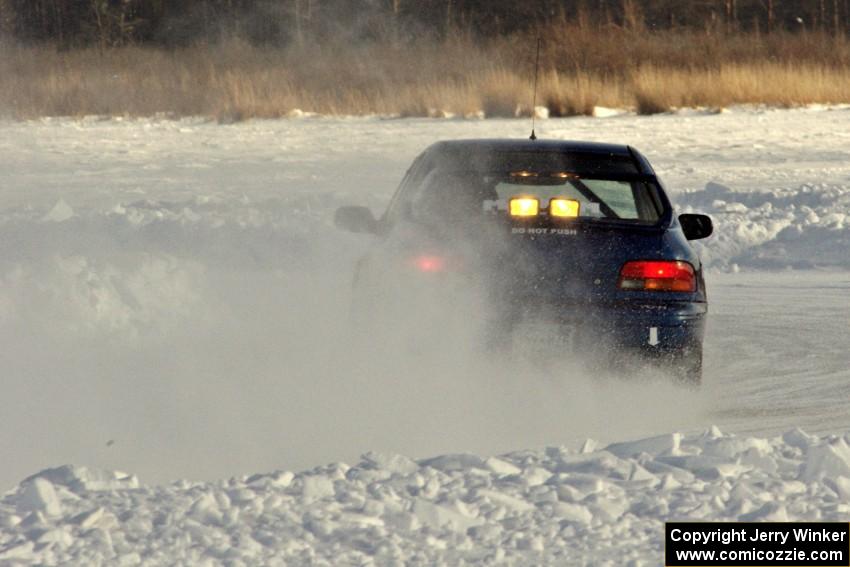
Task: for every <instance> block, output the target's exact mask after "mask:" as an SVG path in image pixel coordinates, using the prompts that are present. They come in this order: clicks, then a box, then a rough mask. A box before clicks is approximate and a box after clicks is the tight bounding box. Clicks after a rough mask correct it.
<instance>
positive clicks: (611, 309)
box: [515, 302, 707, 355]
mask: <svg viewBox="0 0 850 567" xmlns="http://www.w3.org/2000/svg"><path fill="white" fill-rule="evenodd" d="M706 313H707V305H706V304H705V303H704V302H665V303H660V302H659V303H632V302H629V303H625V302H619V303H608V304H594V305H586V306H577V305H559V306H552V307H550V308H548V309H546V310H544V311H537V312H535V313H523V314H522V315H520V318H519V322H520V324H518V325H517V326H515V330H517V331H519V332H523V331H522V329H523V328H524V326H525V325H528V324H532V325H534V324H543V325H554V326H556V327H557V328H558V330H559V331H558V332H560V333H561V334H562V336H563V337H566V338H567V342H569V343H570V344H571V345H572V346H573V347H574V348H575V349H576V350H579V351H585V352H598V351H611V350H613V351H624V350H628V351H641V352H642V353H644V354H646V355H652V354H654V353H657V354H659V355H663V354H665V353H671V352H680V351H682V350H685V349H688V348H691V347H693V346H695V345H699V344H701V343H702V339H703V336H704V334H705V319H706Z"/></svg>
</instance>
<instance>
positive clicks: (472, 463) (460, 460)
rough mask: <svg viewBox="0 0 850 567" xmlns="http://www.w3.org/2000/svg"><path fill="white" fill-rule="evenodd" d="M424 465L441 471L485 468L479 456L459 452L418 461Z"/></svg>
mask: <svg viewBox="0 0 850 567" xmlns="http://www.w3.org/2000/svg"><path fill="white" fill-rule="evenodd" d="M419 464H421V465H422V466H424V467H431V468H434V469H437V470H440V471H443V472H452V471H462V470H466V469H486V468H487V466H486V464H485V463H484V460H483V459H482V458H481V457H478V456H476V455H469V454H465V453H459V454H454V455H442V456H439V457H434V458H433V459H425V460H424V461H419Z"/></svg>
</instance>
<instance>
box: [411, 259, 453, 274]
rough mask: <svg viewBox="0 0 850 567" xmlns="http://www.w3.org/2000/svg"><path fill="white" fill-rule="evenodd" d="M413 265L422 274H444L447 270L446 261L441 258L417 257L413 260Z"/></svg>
mask: <svg viewBox="0 0 850 567" xmlns="http://www.w3.org/2000/svg"><path fill="white" fill-rule="evenodd" d="M413 265H414V266H416V269H417V270H419V271H420V272H431V273H433V272H442V271H444V270H445V269H446V261H445V259H443V258H441V257H440V256H431V255H422V256H417V257H416V258H414V260H413Z"/></svg>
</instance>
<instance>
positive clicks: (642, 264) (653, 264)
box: [619, 260, 697, 292]
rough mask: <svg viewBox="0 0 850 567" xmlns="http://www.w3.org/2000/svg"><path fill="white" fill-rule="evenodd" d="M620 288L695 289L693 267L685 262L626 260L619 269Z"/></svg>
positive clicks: (690, 290) (640, 289) (643, 289)
mask: <svg viewBox="0 0 850 567" xmlns="http://www.w3.org/2000/svg"><path fill="white" fill-rule="evenodd" d="M619 287H620V289H626V290H636V291H685V292H692V291H696V289H697V278H696V274H695V273H694V267H693V266H691V265H690V264H689V263H687V262H671V261H658V260H641V261H635V262H626V264H625V265H624V266H623V268H622V269H621V270H620V282H619Z"/></svg>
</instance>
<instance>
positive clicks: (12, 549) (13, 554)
mask: <svg viewBox="0 0 850 567" xmlns="http://www.w3.org/2000/svg"><path fill="white" fill-rule="evenodd" d="M34 547H35V544H34V543H33V542H31V541H25V542H23V543H20V544H18V545H11V546H9V547H7V548H5V549H0V561H6V560H21V559H27V558H28V557H32V551H33V548H34ZM16 562H17V561H16Z"/></svg>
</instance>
